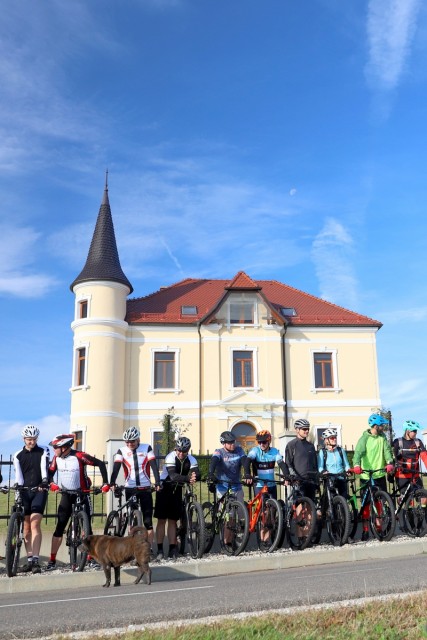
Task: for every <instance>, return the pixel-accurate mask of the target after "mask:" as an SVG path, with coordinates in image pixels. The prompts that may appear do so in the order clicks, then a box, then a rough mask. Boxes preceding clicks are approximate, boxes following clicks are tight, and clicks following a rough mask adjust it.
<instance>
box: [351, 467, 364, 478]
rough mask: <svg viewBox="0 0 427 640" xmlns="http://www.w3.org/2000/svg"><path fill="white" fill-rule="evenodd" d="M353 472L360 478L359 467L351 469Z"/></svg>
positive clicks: (360, 471) (360, 469)
mask: <svg viewBox="0 0 427 640" xmlns="http://www.w3.org/2000/svg"><path fill="white" fill-rule="evenodd" d="M353 471H354V473H355V474H356V475H357V476H360V474H361V473H362V467H359V466H356V467H353Z"/></svg>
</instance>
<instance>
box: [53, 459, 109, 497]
mask: <svg viewBox="0 0 427 640" xmlns="http://www.w3.org/2000/svg"><path fill="white" fill-rule="evenodd" d="M87 465H89V466H91V467H99V470H100V472H101V475H102V482H103V483H104V484H108V475H107V469H106V466H105V462H103V461H102V460H98V458H94V457H93V456H90V455H89V454H88V453H84V452H83V451H75V449H71V451H70V453H69V454H68V455H67V456H61V457H58V456H54V458H53V460H52V462H51V464H50V466H49V477H50V479H52V478H53V476H54V474H55V473H56V471H57V472H58V485H59V486H60V487H61V488H62V489H68V490H69V491H75V490H76V489H83V490H84V489H89V488H90V485H91V481H90V480H89V478H88V476H87V473H86V467H87Z"/></svg>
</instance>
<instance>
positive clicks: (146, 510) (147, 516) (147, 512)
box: [125, 488, 153, 531]
mask: <svg viewBox="0 0 427 640" xmlns="http://www.w3.org/2000/svg"><path fill="white" fill-rule="evenodd" d="M133 495H136V500H137V504H138V506H139V508H140V509H141V512H142V521H143V523H144V527H145V528H146V529H147V530H148V531H150V530H151V529H152V528H153V495H152V493H151V488H150V489H148V490H145V491H144V490H143V489H140V490H138V489H125V497H126V501H127V500H129V499H130V498H131V497H132V496H133Z"/></svg>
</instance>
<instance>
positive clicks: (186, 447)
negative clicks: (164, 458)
mask: <svg viewBox="0 0 427 640" xmlns="http://www.w3.org/2000/svg"><path fill="white" fill-rule="evenodd" d="M175 449H176V450H177V451H183V452H184V453H187V451H190V449H191V440H190V439H189V438H185V437H184V436H181V437H180V438H178V440H177V441H176V442H175Z"/></svg>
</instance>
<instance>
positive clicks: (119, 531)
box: [104, 486, 152, 538]
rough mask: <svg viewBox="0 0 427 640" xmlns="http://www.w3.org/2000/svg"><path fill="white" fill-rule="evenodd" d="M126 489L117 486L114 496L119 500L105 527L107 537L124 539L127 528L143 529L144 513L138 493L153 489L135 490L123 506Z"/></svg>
mask: <svg viewBox="0 0 427 640" xmlns="http://www.w3.org/2000/svg"><path fill="white" fill-rule="evenodd" d="M124 489H125V487H123V486H116V488H115V489H114V496H115V497H116V498H118V500H119V506H118V507H117V509H112V510H111V511H110V513H109V514H108V516H107V519H106V521H105V525H104V534H105V535H107V536H119V537H120V538H123V536H124V535H125V533H126V528H127V526H128V525H129V529H131V528H132V527H142V526H143V524H142V522H143V519H142V511H141V509H140V508H139V503H138V497H137V496H138V491H152V488H151V487H147V488H141V489H135V490H134V492H133V494H132V495H131V496H130V498H129V500H127V501H126V502H125V503H124V504H123V491H124Z"/></svg>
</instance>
